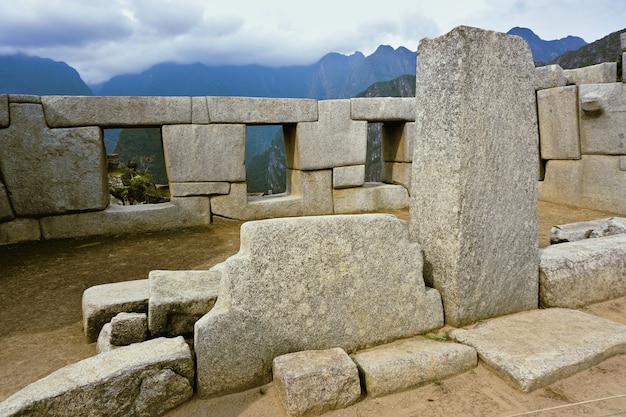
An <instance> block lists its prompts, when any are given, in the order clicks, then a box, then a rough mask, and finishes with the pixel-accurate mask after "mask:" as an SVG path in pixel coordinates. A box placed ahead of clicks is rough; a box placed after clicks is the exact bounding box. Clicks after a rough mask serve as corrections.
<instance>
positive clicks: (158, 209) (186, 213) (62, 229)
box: [40, 197, 211, 239]
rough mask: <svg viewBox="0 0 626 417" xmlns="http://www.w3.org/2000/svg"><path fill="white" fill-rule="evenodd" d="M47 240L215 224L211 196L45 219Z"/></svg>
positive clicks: (176, 199)
mask: <svg viewBox="0 0 626 417" xmlns="http://www.w3.org/2000/svg"><path fill="white" fill-rule="evenodd" d="M40 222H41V233H42V235H43V237H44V239H65V238H72V237H83V236H97V235H117V234H125V233H146V232H156V231H159V230H168V229H176V228H181V227H194V226H206V225H209V224H210V223H211V206H210V200H209V198H208V197H184V198H176V197H173V198H172V199H171V201H170V202H169V203H161V204H141V205H133V206H118V205H111V206H109V208H108V209H106V210H103V211H96V212H89V213H78V214H66V215H63V216H52V217H44V218H42V219H41V220H40Z"/></svg>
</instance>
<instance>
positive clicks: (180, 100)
mask: <svg viewBox="0 0 626 417" xmlns="http://www.w3.org/2000/svg"><path fill="white" fill-rule="evenodd" d="M41 102H42V103H43V109H44V112H45V114H46V121H47V123H48V126H50V127H71V126H105V127H106V126H111V127H122V126H162V125H168V124H176V123H191V97H147V96H142V97H136V96H126V97H119V96H118V97H110V96H94V97H89V96H42V97H41Z"/></svg>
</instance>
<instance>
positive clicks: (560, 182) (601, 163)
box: [539, 155, 626, 215]
mask: <svg viewBox="0 0 626 417" xmlns="http://www.w3.org/2000/svg"><path fill="white" fill-rule="evenodd" d="M619 160H620V157H619V156H611V155H582V156H581V159H580V161H548V162H547V164H546V175H545V178H544V180H543V182H542V183H541V187H540V188H539V199H540V200H543V201H551V202H554V203H560V204H567V205H570V206H573V207H579V208H588V209H593V210H602V211H610V212H613V213H617V214H622V215H626V201H625V200H624V198H623V196H624V195H626V171H621V170H620V169H619Z"/></svg>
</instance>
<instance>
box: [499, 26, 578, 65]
mask: <svg viewBox="0 0 626 417" xmlns="http://www.w3.org/2000/svg"><path fill="white" fill-rule="evenodd" d="M507 33H508V34H509V35H517V36H520V37H522V38H524V39H525V40H526V42H528V45H529V46H530V50H531V51H532V53H533V59H534V60H535V62H536V63H547V62H550V61H552V60H553V59H554V58H556V57H558V56H559V55H562V54H564V53H565V52H567V51H573V50H576V49H578V48H580V47H582V46H585V45H587V42H585V40H584V39H583V38H579V37H578V36H567V37H565V38H562V39H556V40H551V41H544V40H543V39H541V38H540V37H539V36H537V35H536V34H535V32H533V31H532V30H530V29H528V28H522V27H514V28H512V29H511V30H509V31H508V32H507Z"/></svg>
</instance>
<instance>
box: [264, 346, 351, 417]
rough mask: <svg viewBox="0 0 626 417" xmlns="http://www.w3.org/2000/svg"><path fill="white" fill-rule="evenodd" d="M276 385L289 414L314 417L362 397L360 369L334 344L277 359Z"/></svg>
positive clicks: (291, 415) (275, 363)
mask: <svg viewBox="0 0 626 417" xmlns="http://www.w3.org/2000/svg"><path fill="white" fill-rule="evenodd" d="M272 370H273V374H274V387H275V389H276V393H277V394H278V399H279V400H280V402H281V403H282V404H283V407H284V408H285V411H286V412H287V415H288V416H289V417H309V416H311V417H313V416H318V415H320V414H323V413H326V412H328V411H332V410H337V409H341V408H345V407H348V406H350V405H352V404H354V403H356V402H357V401H359V399H360V398H361V383H360V382H359V371H358V370H357V367H356V365H355V364H354V362H352V361H351V360H350V357H349V356H348V355H347V354H346V352H344V351H343V349H339V348H334V349H327V350H309V351H303V352H296V353H288V354H286V355H282V356H279V357H277V358H275V359H274V361H273V364H272Z"/></svg>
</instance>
